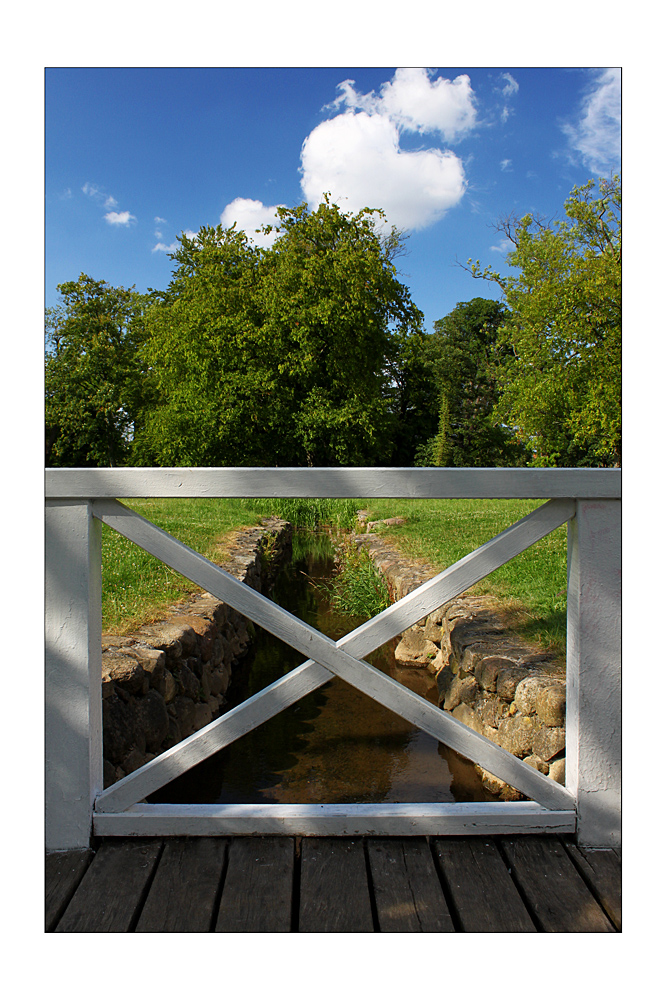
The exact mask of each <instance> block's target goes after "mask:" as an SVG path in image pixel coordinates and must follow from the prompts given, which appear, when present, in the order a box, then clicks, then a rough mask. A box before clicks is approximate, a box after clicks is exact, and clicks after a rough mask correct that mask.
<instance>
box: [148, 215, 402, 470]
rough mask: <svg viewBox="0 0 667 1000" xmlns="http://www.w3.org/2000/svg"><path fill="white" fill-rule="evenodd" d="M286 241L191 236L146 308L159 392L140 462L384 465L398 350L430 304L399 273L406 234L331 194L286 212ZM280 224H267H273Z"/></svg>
mask: <svg viewBox="0 0 667 1000" xmlns="http://www.w3.org/2000/svg"><path fill="white" fill-rule="evenodd" d="M278 216H279V218H278V224H277V226H276V227H274V228H275V230H276V239H275V242H274V244H273V246H272V247H271V248H270V249H267V250H259V249H257V248H255V247H253V246H252V245H251V244H250V243H249V241H248V240H247V238H246V237H245V235H244V234H242V233H238V232H237V231H236V230H235V229H233V228H232V229H228V230H225V229H222V227H220V226H218V227H217V228H215V229H211V228H204V229H202V230H200V232H199V233H198V234H197V236H196V237H194V238H192V239H188V238H187V237H184V236H183V237H181V240H180V243H181V246H180V248H179V250H177V251H176V253H175V254H174V255H173V256H174V260H175V261H176V263H177V264H178V267H177V269H176V271H175V273H174V276H173V279H172V282H171V284H170V286H169V288H168V289H167V292H166V293H165V295H164V296H163V299H162V301H160V302H159V303H156V304H155V305H154V306H153V307H152V309H151V310H150V311H149V313H148V316H147V325H148V329H149V333H150V336H149V337H148V339H147V341H146V345H145V348H144V350H143V357H144V359H145V364H146V366H147V367H148V368H149V369H150V382H151V391H152V393H153V394H152V396H151V397H150V408H149V412H147V414H146V419H145V425H144V430H143V431H142V434H141V435H140V436H139V438H138V440H137V445H136V449H135V454H136V456H137V458H138V460H141V461H146V462H157V463H158V464H174V465H179V464H201V465H218V464H219V465H229V464H235V465H263V464H269V465H273V464H277V465H356V464H376V463H378V462H381V461H386V460H387V458H388V457H389V456H390V455H391V451H392V447H393V442H392V432H393V430H394V429H395V426H396V416H395V412H394V407H393V403H394V397H393V394H392V392H393V386H392V380H391V372H390V361H389V359H390V357H391V355H392V351H393V343H394V340H395V338H397V337H399V336H401V335H404V334H406V333H408V332H409V331H413V330H416V329H419V328H420V325H421V313H420V312H419V310H417V309H416V307H415V306H414V304H413V303H412V301H411V299H410V295H409V292H408V290H407V289H406V288H405V286H403V285H402V284H401V283H400V281H399V280H398V277H397V274H396V269H395V266H394V264H393V258H394V256H395V254H396V253H397V251H398V249H399V247H400V237H399V235H398V234H397V233H396V232H395V231H392V232H391V233H389V234H388V235H384V236H383V235H382V234H381V231H380V229H379V227H378V226H377V225H376V224H375V223H376V214H375V213H374V212H371V211H370V210H364V211H362V212H359V213H357V214H356V215H346V214H344V213H342V212H341V211H340V210H339V208H338V207H337V206H336V205H334V204H331V203H330V202H329V201H328V200H327V199H325V201H324V202H323V203H322V204H321V205H320V206H319V207H318V208H317V209H316V210H315V211H312V212H311V211H309V210H308V209H307V207H306V206H305V205H301V206H298V207H296V208H281V209H279V210H278ZM269 228H271V227H269Z"/></svg>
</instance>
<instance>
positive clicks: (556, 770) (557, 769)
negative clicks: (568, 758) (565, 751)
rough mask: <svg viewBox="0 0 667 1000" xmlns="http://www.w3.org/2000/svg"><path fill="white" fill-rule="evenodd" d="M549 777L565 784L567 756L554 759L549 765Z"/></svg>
mask: <svg viewBox="0 0 667 1000" xmlns="http://www.w3.org/2000/svg"><path fill="white" fill-rule="evenodd" d="M549 777H550V778H553V780H554V781H557V782H558V784H559V785H564V784H565V758H564V757H561V758H560V759H559V760H554V761H552V763H551V764H550V765H549Z"/></svg>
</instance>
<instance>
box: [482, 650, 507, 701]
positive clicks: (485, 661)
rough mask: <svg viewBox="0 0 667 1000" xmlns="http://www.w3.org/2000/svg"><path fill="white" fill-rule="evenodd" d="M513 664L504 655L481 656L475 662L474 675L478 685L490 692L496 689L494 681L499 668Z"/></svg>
mask: <svg viewBox="0 0 667 1000" xmlns="http://www.w3.org/2000/svg"><path fill="white" fill-rule="evenodd" d="M513 666H515V663H514V661H513V660H510V659H509V658H508V657H506V656H495V655H493V654H492V655H490V656H483V657H482V658H481V659H480V660H479V661H478V662H477V663H476V664H475V670H474V673H475V677H476V678H477V682H478V684H479V686H480V687H482V688H484V689H485V690H486V691H490V692H492V693H494V692H495V690H496V682H497V678H498V673H499V671H500V670H503V669H507V668H511V667H513Z"/></svg>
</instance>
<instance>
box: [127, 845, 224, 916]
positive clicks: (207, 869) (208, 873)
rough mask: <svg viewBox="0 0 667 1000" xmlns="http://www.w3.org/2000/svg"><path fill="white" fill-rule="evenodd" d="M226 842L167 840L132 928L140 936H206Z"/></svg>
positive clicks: (214, 907)
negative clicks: (178, 934)
mask: <svg viewBox="0 0 667 1000" xmlns="http://www.w3.org/2000/svg"><path fill="white" fill-rule="evenodd" d="M227 844H228V842H227V840H224V839H221V838H219V837H195V838H189V839H187V840H186V839H179V840H168V841H167V842H166V844H165V846H164V850H163V852H162V856H161V858H160V862H159V865H158V868H157V871H156V873H155V877H154V878H153V881H152V883H151V887H150V891H149V893H148V897H147V899H146V902H145V904H144V906H143V909H142V911H141V915H140V917H139V921H138V923H137V926H136V930H137V931H138V932H144V933H165V932H175V933H200V934H201V933H206V932H208V931H210V930H211V929H212V927H213V922H214V920H215V910H216V906H217V900H218V894H219V890H220V884H221V881H222V875H223V868H224V864H225V856H226V852H227Z"/></svg>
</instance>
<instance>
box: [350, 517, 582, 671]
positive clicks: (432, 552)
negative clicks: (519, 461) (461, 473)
mask: <svg viewBox="0 0 667 1000" xmlns="http://www.w3.org/2000/svg"><path fill="white" fill-rule="evenodd" d="M541 503H543V501H540V500H375V499H373V500H366V501H359V504H360V506H363V508H364V509H365V510H367V511H369V520H380V519H383V518H386V517H405V518H407V523H406V524H405V525H402V526H400V527H394V526H380V527H379V528H378V529H376V530H379V531H382V532H384V533H386V534H387V535H388V536H390V537H391V538H392V540H393V541H395V543H396V545H397V547H398V548H399V549H400V550H401V551H402V552H404V553H405V554H406V555H407V556H409V557H410V558H412V559H425V560H426V561H427V562H429V563H430V564H431V565H432V566H433V567H434V568H435V569H436V570H438V571H440V570H443V569H446V567H447V566H450V565H451V564H452V563H453V562H456V560H457V559H461V558H462V557H463V556H465V555H467V554H468V553H469V552H472V551H473V550H474V549H476V548H477V547H478V546H480V545H482V544H483V543H484V542H486V541H488V540H489V539H490V538H492V537H493V536H494V535H497V534H498V533H499V532H501V531H503V530H504V529H505V528H508V527H509V526H510V525H511V524H513V523H514V522H515V521H518V520H520V519H521V518H522V517H525V515H526V514H528V513H530V511H531V510H534V509H535V508H536V507H538V506H540V504H541ZM566 586H567V528H566V526H565V525H563V526H562V527H560V528H558V529H557V530H556V531H554V532H552V533H551V534H550V535H547V537H546V538H543V539H542V540H541V541H539V542H537V543H536V544H535V545H533V546H531V547H530V548H529V549H527V550H526V551H525V552H522V553H521V554H520V555H518V556H516V557H515V558H514V559H512V560H510V562H508V563H506V564H505V566H501V568H500V569H498V570H496V571H495V572H494V573H491V574H490V575H489V576H487V577H485V579H484V580H482V581H481V582H480V583H479V584H476V585H475V586H474V587H472V588H471V589H470V591H468V593H472V594H492V595H494V596H495V597H498V598H499V599H501V600H502V601H504V602H507V605H508V607H511V608H512V609H513V612H514V613H513V615H512V620H513V622H514V624H515V626H516V628H517V630H518V631H519V632H520V633H521V634H522V635H524V636H525V637H526V638H528V639H531V640H534V641H537V642H539V643H540V644H541V645H542V646H544V647H547V648H551V649H553V650H554V651H555V652H556V653H557V654H559V655H560V656H563V655H564V653H565V631H566V618H567V615H566V606H567V605H566V597H565V589H566Z"/></svg>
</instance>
